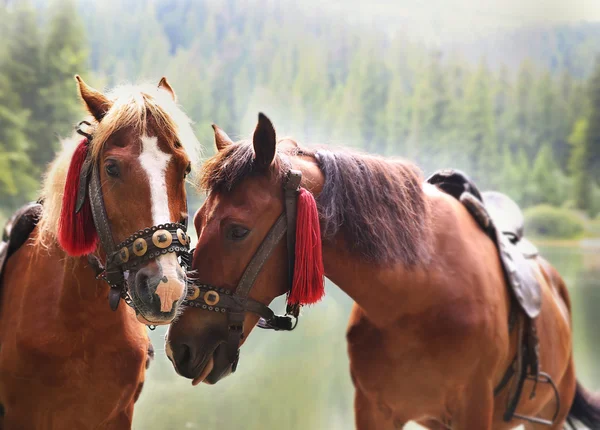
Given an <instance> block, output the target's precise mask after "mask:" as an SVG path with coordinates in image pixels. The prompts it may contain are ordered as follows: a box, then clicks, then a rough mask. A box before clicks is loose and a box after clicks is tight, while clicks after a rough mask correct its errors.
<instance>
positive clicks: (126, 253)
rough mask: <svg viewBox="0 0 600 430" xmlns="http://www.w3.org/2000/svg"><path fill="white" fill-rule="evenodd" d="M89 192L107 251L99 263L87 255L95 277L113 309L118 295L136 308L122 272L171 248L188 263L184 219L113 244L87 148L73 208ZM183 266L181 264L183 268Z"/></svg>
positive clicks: (97, 175)
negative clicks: (106, 288) (106, 289)
mask: <svg viewBox="0 0 600 430" xmlns="http://www.w3.org/2000/svg"><path fill="white" fill-rule="evenodd" d="M82 125H86V126H88V127H89V126H91V124H90V123H89V122H87V121H81V122H80V123H79V124H78V125H77V128H76V131H77V133H79V134H80V135H82V136H84V137H85V138H86V139H87V140H86V145H88V148H89V145H90V143H91V142H92V137H93V136H92V135H91V134H90V133H87V132H85V131H83V130H82ZM86 195H89V201H90V207H91V209H92V217H93V219H94V226H95V227H96V231H97V232H98V238H99V239H100V244H101V246H102V248H103V250H104V253H105V254H106V263H105V264H104V265H102V263H101V262H100V260H99V259H98V257H96V256H95V255H93V254H89V255H88V261H89V263H90V265H91V266H92V267H94V268H95V270H96V273H97V278H98V279H104V280H105V281H106V282H107V283H108V285H109V286H110V290H109V293H108V303H109V305H110V308H111V309H112V310H113V311H115V310H117V307H118V306H119V302H120V299H121V298H123V300H124V301H125V303H127V304H128V305H129V306H131V307H133V308H135V306H134V305H133V302H132V301H131V298H130V297H129V293H128V287H127V280H126V279H125V272H126V271H127V270H131V269H134V268H136V267H137V266H139V265H140V264H142V263H145V262H147V261H149V260H152V259H153V258H156V257H158V256H159V255H162V254H167V253H170V252H174V253H175V254H177V256H178V257H182V260H183V261H184V263H183V264H182V265H183V266H187V265H186V264H185V262H186V261H187V260H186V259H185V257H184V256H187V254H188V251H189V246H190V240H189V237H188V236H187V233H186V231H187V219H184V220H183V221H182V223H166V224H159V225H155V226H152V227H147V228H144V229H142V230H138V231H136V232H135V233H133V234H132V235H130V236H129V237H128V238H127V239H125V240H124V241H123V242H121V243H119V244H118V245H115V243H114V241H113V237H112V232H111V228H110V222H109V220H108V216H107V215H106V208H105V206H104V198H103V196H102V187H101V185H100V171H99V168H98V165H97V164H96V165H93V162H92V156H91V151H90V150H89V149H88V152H87V156H86V159H85V161H84V163H83V165H82V167H81V172H80V174H79V188H78V190H77V203H76V207H75V212H79V211H81V209H82V208H83V205H84V203H85V199H86ZM185 269H186V267H184V270H185Z"/></svg>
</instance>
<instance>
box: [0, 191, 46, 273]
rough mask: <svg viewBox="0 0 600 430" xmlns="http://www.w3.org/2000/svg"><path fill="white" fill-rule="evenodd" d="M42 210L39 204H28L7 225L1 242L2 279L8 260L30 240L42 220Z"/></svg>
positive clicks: (0, 262)
mask: <svg viewBox="0 0 600 430" xmlns="http://www.w3.org/2000/svg"><path fill="white" fill-rule="evenodd" d="M42 209H43V208H42V205H41V204H40V203H38V202H34V203H28V204H26V205H25V206H23V207H21V208H20V209H19V210H18V211H16V212H15V213H14V214H13V216H12V217H11V218H10V219H9V220H8V222H7V223H6V226H5V227H4V231H3V232H2V241H0V278H1V276H2V271H3V269H4V265H5V264H6V261H7V260H8V258H9V257H10V256H11V255H13V254H14V253H15V252H16V251H17V250H18V249H19V248H20V247H21V246H23V244H24V243H25V242H27V239H29V236H30V235H31V232H32V231H33V229H34V228H35V226H36V225H37V223H38V221H39V220H40V216H41V215H42Z"/></svg>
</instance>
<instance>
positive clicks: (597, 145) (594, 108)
mask: <svg viewBox="0 0 600 430" xmlns="http://www.w3.org/2000/svg"><path fill="white" fill-rule="evenodd" d="M589 103H590V114H589V119H588V128H587V131H586V134H585V136H586V139H585V154H586V155H585V157H586V159H587V160H586V164H585V166H584V169H585V171H586V172H587V173H588V174H589V175H590V177H591V178H593V179H594V180H595V181H596V182H597V183H600V57H598V59H597V61H596V68H595V69H594V73H593V75H592V77H591V79H590V82H589Z"/></svg>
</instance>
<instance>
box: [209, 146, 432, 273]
mask: <svg viewBox="0 0 600 430" xmlns="http://www.w3.org/2000/svg"><path fill="white" fill-rule="evenodd" d="M297 152H303V153H304V154H314V155H315V158H316V160H317V164H318V166H319V168H320V169H321V171H322V172H323V174H324V176H325V184H324V186H323V190H322V192H321V194H320V195H319V196H318V197H317V205H318V208H319V214H320V216H321V232H322V235H323V240H325V241H331V240H333V238H334V237H335V236H336V235H337V234H338V233H341V234H342V235H343V237H344V238H345V242H346V245H347V247H348V249H349V250H350V252H352V253H353V254H356V255H361V256H362V257H364V258H365V259H367V260H368V261H372V262H374V263H393V262H401V263H403V264H405V265H407V266H415V265H417V264H420V263H423V262H425V261H427V260H428V258H429V210H428V206H427V203H426V201H425V198H424V195H423V190H422V182H423V177H422V175H421V172H420V170H419V169H418V168H417V167H416V166H415V165H413V164H411V163H409V162H406V161H403V160H386V159H384V158H382V157H378V156H373V155H366V154H360V153H356V152H351V151H348V150H340V151H328V150H321V151H317V152H313V151H304V150H298V149H294V153H291V154H286V156H294V155H296V153H297ZM286 164H287V163H286V162H283V161H282V160H281V158H280V156H279V155H278V156H277V157H275V162H274V165H273V167H272V169H271V173H272V174H275V175H276V177H277V178H281V177H282V176H283V174H284V173H285V172H283V169H282V166H284V165H286ZM202 172H203V173H202V176H201V178H200V188H201V189H203V190H204V191H207V192H227V191H230V190H232V189H233V188H234V187H235V186H236V185H237V184H239V183H240V182H241V181H242V180H243V179H244V178H246V177H249V176H253V175H258V174H264V172H261V171H259V170H258V169H256V168H255V166H254V150H253V147H252V142H250V141H243V142H239V143H236V144H234V145H230V146H229V147H227V148H225V149H224V150H222V151H220V152H219V153H217V154H216V155H215V156H213V157H212V158H210V159H209V160H208V161H207V162H206V163H205V164H204V166H203V169H202Z"/></svg>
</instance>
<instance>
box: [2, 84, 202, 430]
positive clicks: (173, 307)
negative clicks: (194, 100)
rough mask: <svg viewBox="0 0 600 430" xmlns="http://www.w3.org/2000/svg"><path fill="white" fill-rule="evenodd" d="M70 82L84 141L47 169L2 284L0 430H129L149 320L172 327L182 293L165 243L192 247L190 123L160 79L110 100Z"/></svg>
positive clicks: (178, 270) (66, 147) (179, 272)
mask: <svg viewBox="0 0 600 430" xmlns="http://www.w3.org/2000/svg"><path fill="white" fill-rule="evenodd" d="M76 80H77V84H78V89H79V94H80V96H81V98H82V100H83V102H84V105H85V107H86V108H87V110H88V111H89V113H90V114H91V117H90V118H89V121H88V122H87V124H88V127H87V131H84V130H83V129H81V130H80V132H81V133H82V134H84V135H85V136H86V138H84V139H72V140H67V141H65V142H64V144H63V148H62V150H61V151H60V153H59V154H58V155H57V156H56V158H55V160H54V161H53V162H52V163H51V165H50V167H49V169H48V171H47V173H46V176H45V181H44V186H43V193H42V199H41V200H42V201H43V209H42V214H41V218H40V219H39V222H38V223H37V225H36V226H35V229H34V230H33V231H32V233H31V235H30V236H29V238H28V239H27V241H26V242H25V243H24V244H23V245H22V246H20V248H19V249H18V250H17V251H16V252H15V253H14V254H13V255H12V256H10V257H9V258H8V260H7V263H6V266H5V269H4V271H3V274H2V278H1V284H0V294H1V308H0V404H1V407H0V415H1V418H0V428H5V429H60V430H63V429H87V428H90V429H91V428H93V429H130V428H131V423H132V418H133V407H134V402H135V400H136V399H137V397H138V396H139V394H140V391H141V388H142V385H143V382H144V374H145V368H146V365H147V364H148V363H149V358H150V357H151V353H152V348H151V345H150V342H149V338H148V335H147V333H146V327H145V325H144V324H166V323H169V322H170V321H171V320H172V319H173V318H174V317H175V315H176V314H177V310H178V308H179V305H180V303H181V301H182V300H183V298H184V296H185V293H186V291H187V288H186V282H187V281H186V273H185V272H186V270H185V267H182V266H181V265H180V263H179V261H178V259H177V255H176V254H177V253H176V252H174V250H172V249H171V247H175V248H177V250H179V249H180V248H184V247H183V246H182V244H185V242H187V236H186V234H185V226H184V225H185V224H186V218H187V200H186V191H185V180H186V179H185V178H186V175H187V174H188V173H189V170H190V166H191V162H192V161H193V159H194V152H195V150H196V147H197V144H198V142H197V140H196V138H195V137H194V133H193V131H192V128H191V126H190V121H189V120H188V118H187V117H186V115H185V114H184V113H183V112H182V111H181V110H180V108H179V107H178V106H177V104H176V102H175V93H174V92H173V89H172V88H171V87H170V85H169V84H168V82H167V80H166V79H165V78H163V79H162V80H161V81H160V83H159V85H158V86H153V85H148V86H123V87H119V88H116V89H115V90H114V91H112V92H111V93H107V94H103V93H101V92H99V91H97V90H95V89H93V88H91V87H89V86H88V85H87V84H85V82H84V81H83V80H82V79H81V78H80V77H79V76H76ZM86 166H87V167H86ZM82 181H83V182H82ZM88 182H89V187H87V188H86V184H87V183H88ZM79 200H81V201H79ZM78 206H79V207H78ZM175 227H177V229H175ZM132 233H133V235H132ZM176 235H178V237H179V239H178V238H177V237H175V236H176ZM182 239H183V240H182ZM133 240H135V241H133ZM120 242H121V245H117V246H115V244H119V243H120ZM167 242H168V243H169V244H171V243H172V245H171V247H166V246H165V245H166V244H167ZM107 248H110V249H107ZM113 250H115V251H114V252H112V251H113ZM146 251H147V252H146ZM163 251H164V252H163ZM129 254H130V255H129ZM134 260H135V262H136V263H135V264H133V265H132V264H129V263H132V262H133V261H134ZM103 263H105V264H106V267H102V266H103ZM102 269H104V271H102ZM105 280H106V281H108V282H106V281H105ZM115 280H117V281H115ZM109 283H110V286H109ZM123 286H126V287H127V288H125V289H122V288H121V287H123ZM121 296H123V297H124V298H127V302H128V303H129V304H130V305H131V306H132V307H129V306H126V305H125V304H122V305H121V306H118V304H119V301H120V298H121ZM109 304H110V306H109ZM111 307H112V308H113V309H115V310H114V311H113V310H111ZM136 314H137V319H136ZM138 320H139V321H138ZM142 323H144V324H142Z"/></svg>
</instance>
